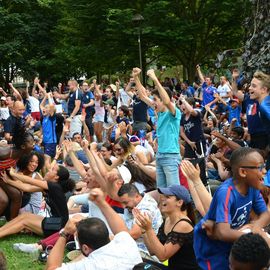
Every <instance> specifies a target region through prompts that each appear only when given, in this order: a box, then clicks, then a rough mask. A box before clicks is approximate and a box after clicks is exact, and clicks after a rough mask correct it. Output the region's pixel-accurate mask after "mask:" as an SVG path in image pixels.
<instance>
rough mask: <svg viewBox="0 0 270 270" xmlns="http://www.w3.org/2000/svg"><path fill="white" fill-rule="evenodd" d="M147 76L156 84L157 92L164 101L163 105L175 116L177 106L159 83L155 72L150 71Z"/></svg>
mask: <svg viewBox="0 0 270 270" xmlns="http://www.w3.org/2000/svg"><path fill="white" fill-rule="evenodd" d="M147 75H148V76H149V77H150V79H151V80H152V81H153V82H154V84H155V86H156V87H157V90H158V92H159V95H160V99H161V100H162V102H163V104H164V105H165V106H166V107H167V109H168V110H169V111H170V112H171V113H172V114H173V115H175V104H173V103H172V102H171V100H170V97H169V95H168V94H167V92H166V90H165V89H164V88H163V86H162V85H161V83H160V82H159V80H158V78H157V76H156V74H155V71H154V70H153V69H150V70H148V71H147Z"/></svg>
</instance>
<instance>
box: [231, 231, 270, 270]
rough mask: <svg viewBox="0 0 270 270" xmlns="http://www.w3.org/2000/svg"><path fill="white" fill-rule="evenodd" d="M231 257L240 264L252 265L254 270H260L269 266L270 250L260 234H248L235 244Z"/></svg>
mask: <svg viewBox="0 0 270 270" xmlns="http://www.w3.org/2000/svg"><path fill="white" fill-rule="evenodd" d="M231 256H232V257H233V258H234V259H235V260H236V261H238V262H241V263H246V264H247V263H249V264H252V269H253V270H260V269H263V268H264V267H268V266H269V259H270V249H269V247H268V244H267V243H266V241H265V240H264V239H263V238H262V237H261V236H260V235H259V234H253V233H248V234H244V235H242V236H241V237H240V238H239V239H238V240H237V241H236V242H235V243H234V244H233V246H232V249H231Z"/></svg>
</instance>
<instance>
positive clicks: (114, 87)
mask: <svg viewBox="0 0 270 270" xmlns="http://www.w3.org/2000/svg"><path fill="white" fill-rule="evenodd" d="M109 86H110V87H111V88H112V90H113V92H116V85H115V84H110V85H109Z"/></svg>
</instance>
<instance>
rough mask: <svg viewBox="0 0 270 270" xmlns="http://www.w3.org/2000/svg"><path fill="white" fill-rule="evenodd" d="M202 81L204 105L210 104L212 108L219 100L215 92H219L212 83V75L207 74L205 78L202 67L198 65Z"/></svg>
mask: <svg viewBox="0 0 270 270" xmlns="http://www.w3.org/2000/svg"><path fill="white" fill-rule="evenodd" d="M196 68H197V71H198V75H199V78H200V81H201V83H202V91H203V100H202V105H203V106H205V105H208V106H210V107H211V108H212V107H213V106H214V104H215V103H216V102H217V99H216V98H215V97H214V94H216V93H217V89H216V88H215V87H214V86H213V85H212V79H211V77H209V76H207V77H205V78H204V76H203V74H202V72H201V67H200V66H199V65H197V66H196Z"/></svg>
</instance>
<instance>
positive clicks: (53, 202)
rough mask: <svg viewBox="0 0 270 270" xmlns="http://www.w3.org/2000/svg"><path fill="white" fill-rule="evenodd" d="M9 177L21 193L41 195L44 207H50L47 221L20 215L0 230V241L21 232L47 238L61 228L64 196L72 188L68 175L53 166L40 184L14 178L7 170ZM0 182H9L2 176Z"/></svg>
mask: <svg viewBox="0 0 270 270" xmlns="http://www.w3.org/2000/svg"><path fill="white" fill-rule="evenodd" d="M10 176H11V177H12V178H13V179H16V182H18V185H20V188H21V189H23V188H24V189H27V188H28V189H29V190H30V189H31V188H32V190H34V191H37V188H39V190H40V191H43V192H45V199H46V203H47V204H48V206H49V207H50V217H45V218H44V217H42V216H38V215H34V214H31V213H23V214H21V215H19V216H18V217H16V218H15V219H13V220H12V221H10V222H8V223H6V224H5V225H4V226H3V227H1V228H0V238H3V237H5V236H7V235H11V234H15V233H18V232H20V231H22V230H24V229H27V230H28V231H31V232H34V233H36V234H38V235H44V236H49V235H51V234H53V233H55V232H57V231H59V230H60V229H61V228H63V227H64V226H65V224H66V222H67V221H68V209H67V204H66V198H65V193H66V192H68V191H72V190H73V189H74V187H75V183H74V181H73V180H71V179H70V178H69V172H68V170H67V169H66V168H64V167H63V166H59V165H58V164H55V165H54V167H53V168H52V169H51V170H50V171H48V172H47V173H46V175H45V177H44V179H43V180H36V181H35V182H33V180H32V178H30V177H28V176H25V175H21V174H18V173H16V172H15V171H14V169H11V170H10ZM2 178H3V179H4V181H6V182H7V183H10V182H11V181H13V180H11V179H10V178H9V177H8V176H7V173H6V172H4V173H2Z"/></svg>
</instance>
